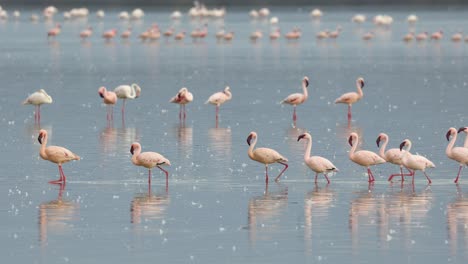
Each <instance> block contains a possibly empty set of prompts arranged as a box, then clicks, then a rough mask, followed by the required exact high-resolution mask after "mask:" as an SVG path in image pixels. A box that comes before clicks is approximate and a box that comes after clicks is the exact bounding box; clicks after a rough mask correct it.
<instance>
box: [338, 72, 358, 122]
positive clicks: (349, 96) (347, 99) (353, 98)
mask: <svg viewBox="0 0 468 264" xmlns="http://www.w3.org/2000/svg"><path fill="white" fill-rule="evenodd" d="M356 88H357V93H356V92H350V93H345V94H343V95H341V96H340V97H338V98H337V99H336V100H335V104H347V105H348V122H349V121H351V106H352V105H353V104H354V103H356V102H357V101H359V100H361V98H362V97H363V96H364V93H363V92H362V88H364V79H363V78H361V77H360V78H358V79H357V80H356Z"/></svg>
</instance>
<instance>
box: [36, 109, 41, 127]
mask: <svg viewBox="0 0 468 264" xmlns="http://www.w3.org/2000/svg"><path fill="white" fill-rule="evenodd" d="M37 122H39V123H40V122H41V105H38V106H37Z"/></svg>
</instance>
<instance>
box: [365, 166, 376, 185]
mask: <svg viewBox="0 0 468 264" xmlns="http://www.w3.org/2000/svg"><path fill="white" fill-rule="evenodd" d="M367 176H369V182H373V181H375V178H374V174H372V171H371V170H370V168H367Z"/></svg>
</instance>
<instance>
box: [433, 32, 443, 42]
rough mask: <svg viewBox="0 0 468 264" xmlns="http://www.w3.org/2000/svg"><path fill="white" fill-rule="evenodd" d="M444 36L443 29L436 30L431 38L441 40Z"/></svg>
mask: <svg viewBox="0 0 468 264" xmlns="http://www.w3.org/2000/svg"><path fill="white" fill-rule="evenodd" d="M443 36H444V32H443V31H442V30H439V31H436V32H434V33H432V35H431V39H433V40H440V39H442V37H443Z"/></svg>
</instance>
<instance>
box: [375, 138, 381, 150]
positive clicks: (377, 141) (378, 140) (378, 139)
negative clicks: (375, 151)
mask: <svg viewBox="0 0 468 264" xmlns="http://www.w3.org/2000/svg"><path fill="white" fill-rule="evenodd" d="M375 143H377V147H378V148H380V137H378V138H377V140H376V141H375Z"/></svg>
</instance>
